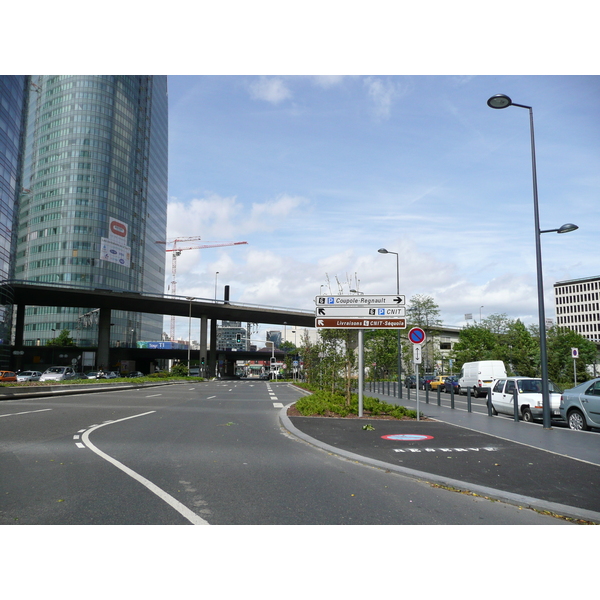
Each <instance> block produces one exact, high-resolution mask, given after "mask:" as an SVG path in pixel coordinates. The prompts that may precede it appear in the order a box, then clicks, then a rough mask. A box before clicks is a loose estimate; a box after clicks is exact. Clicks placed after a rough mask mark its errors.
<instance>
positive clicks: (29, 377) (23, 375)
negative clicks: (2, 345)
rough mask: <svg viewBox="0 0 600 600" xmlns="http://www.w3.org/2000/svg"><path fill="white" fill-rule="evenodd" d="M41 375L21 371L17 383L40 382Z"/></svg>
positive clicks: (35, 372) (36, 372)
mask: <svg viewBox="0 0 600 600" xmlns="http://www.w3.org/2000/svg"><path fill="white" fill-rule="evenodd" d="M41 375H42V374H41V373H40V372H39V371H21V372H20V373H17V381H21V382H22V381H39V380H40V377H41Z"/></svg>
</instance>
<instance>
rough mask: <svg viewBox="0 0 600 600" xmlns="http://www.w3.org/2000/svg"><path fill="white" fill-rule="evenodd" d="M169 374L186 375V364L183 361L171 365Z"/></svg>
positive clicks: (187, 373) (187, 372)
mask: <svg viewBox="0 0 600 600" xmlns="http://www.w3.org/2000/svg"><path fill="white" fill-rule="evenodd" d="M171 374H172V375H176V376H177V377H187V376H188V375H189V371H188V368H187V365H186V364H184V363H177V364H176V365H173V366H172V367H171Z"/></svg>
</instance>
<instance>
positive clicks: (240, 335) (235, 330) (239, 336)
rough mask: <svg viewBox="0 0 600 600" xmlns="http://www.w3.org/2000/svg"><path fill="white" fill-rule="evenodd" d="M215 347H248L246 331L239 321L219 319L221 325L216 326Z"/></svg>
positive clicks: (240, 348) (230, 348) (236, 348)
mask: <svg viewBox="0 0 600 600" xmlns="http://www.w3.org/2000/svg"><path fill="white" fill-rule="evenodd" d="M217 349H218V350H247V349H248V332H247V330H246V328H245V327H242V323H241V322H240V321H221V325H220V326H218V327H217Z"/></svg>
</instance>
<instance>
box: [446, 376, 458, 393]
mask: <svg viewBox="0 0 600 600" xmlns="http://www.w3.org/2000/svg"><path fill="white" fill-rule="evenodd" d="M452 390H454V393H455V394H460V383H458V377H457V376H456V375H451V376H450V377H446V379H445V380H444V391H445V392H447V393H448V394H449V393H450V392H451V391H452Z"/></svg>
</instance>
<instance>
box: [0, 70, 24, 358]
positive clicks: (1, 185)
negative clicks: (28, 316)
mask: <svg viewBox="0 0 600 600" xmlns="http://www.w3.org/2000/svg"><path fill="white" fill-rule="evenodd" d="M26 85H27V77H26V76H25V75H2V76H0V279H1V280H6V279H11V278H12V266H13V260H14V239H15V237H14V231H13V228H14V222H15V218H14V217H15V207H16V204H17V200H18V193H19V188H18V185H19V172H20V168H21V158H22V152H21V150H22V142H23V138H22V133H23V120H24V115H25V104H26V94H25V89H26ZM7 293H8V295H9V296H10V292H7ZM10 301H11V298H10V297H8V298H4V299H3V302H6V304H0V368H3V369H8V368H9V364H10V363H9V360H10V350H11V348H10V341H11V340H10V336H11V325H12V305H11V302H10Z"/></svg>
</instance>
